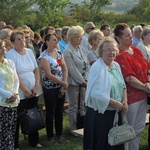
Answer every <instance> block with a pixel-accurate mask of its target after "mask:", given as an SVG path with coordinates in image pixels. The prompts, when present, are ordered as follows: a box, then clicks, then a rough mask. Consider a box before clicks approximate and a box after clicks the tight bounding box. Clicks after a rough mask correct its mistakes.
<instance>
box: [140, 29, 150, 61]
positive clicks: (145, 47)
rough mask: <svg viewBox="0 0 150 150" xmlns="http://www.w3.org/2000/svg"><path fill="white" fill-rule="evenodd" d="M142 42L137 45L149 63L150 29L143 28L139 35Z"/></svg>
mask: <svg viewBox="0 0 150 150" xmlns="http://www.w3.org/2000/svg"><path fill="white" fill-rule="evenodd" d="M141 38H142V41H141V42H140V43H139V44H138V45H137V48H139V49H140V51H141V52H142V54H143V56H144V57H145V59H146V60H147V61H148V62H149V63H150V27H145V28H144V29H143V31H142V33H141Z"/></svg>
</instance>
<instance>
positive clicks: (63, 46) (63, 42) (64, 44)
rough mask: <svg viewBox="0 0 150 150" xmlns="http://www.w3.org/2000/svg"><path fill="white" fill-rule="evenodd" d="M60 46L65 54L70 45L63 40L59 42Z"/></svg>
mask: <svg viewBox="0 0 150 150" xmlns="http://www.w3.org/2000/svg"><path fill="white" fill-rule="evenodd" d="M58 44H59V47H60V50H61V52H62V53H64V51H65V48H66V47H67V46H68V44H67V43H66V42H65V41H64V40H63V39H61V40H60V41H59V42H58Z"/></svg>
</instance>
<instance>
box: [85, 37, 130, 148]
mask: <svg viewBox="0 0 150 150" xmlns="http://www.w3.org/2000/svg"><path fill="white" fill-rule="evenodd" d="M98 53H99V59H98V60H97V61H96V62H95V63H94V64H93V65H92V66H91V69H90V72H89V76H88V84H87V90H86V97H85V102H86V106H87V111H86V116H85V125H84V140H83V141H84V144H83V145H84V150H124V144H122V145H118V146H110V145H109V144H108V132H109V130H110V129H111V128H112V127H113V120H114V115H115V113H116V111H117V112H118V114H119V125H121V124H122V117H121V112H123V113H126V112H127V109H128V105H127V93H126V86H125V82H124V79H123V76H122V73H121V70H120V66H119V64H118V63H116V62H115V61H114V59H115V58H116V55H117V54H118V53H119V50H118V47H117V43H116V42H115V40H114V39H111V38H105V39H104V40H103V41H102V42H101V43H100V45H99V47H98Z"/></svg>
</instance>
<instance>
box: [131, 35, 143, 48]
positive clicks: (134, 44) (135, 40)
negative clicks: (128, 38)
mask: <svg viewBox="0 0 150 150" xmlns="http://www.w3.org/2000/svg"><path fill="white" fill-rule="evenodd" d="M139 42H141V40H140V39H138V38H136V37H133V46H135V47H137V45H138V44H139Z"/></svg>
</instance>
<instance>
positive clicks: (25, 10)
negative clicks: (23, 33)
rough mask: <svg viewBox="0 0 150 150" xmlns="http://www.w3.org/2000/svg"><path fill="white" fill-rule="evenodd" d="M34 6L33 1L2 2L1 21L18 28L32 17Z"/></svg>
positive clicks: (4, 0) (7, 0)
mask: <svg viewBox="0 0 150 150" xmlns="http://www.w3.org/2000/svg"><path fill="white" fill-rule="evenodd" d="M32 5H33V1H32V0H0V14H1V15H0V20H3V21H5V22H6V23H8V24H12V25H13V26H18V25H20V24H21V23H24V22H25V21H27V19H28V17H29V16H30V15H31V13H32V12H33V10H32V9H31V6H32Z"/></svg>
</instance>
